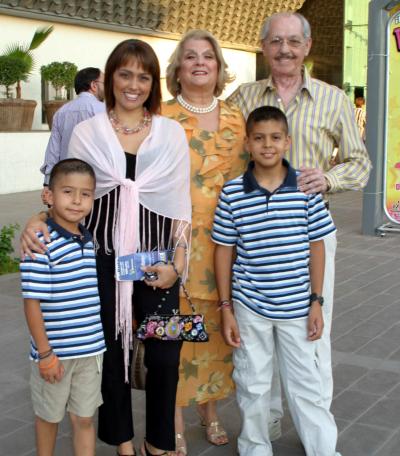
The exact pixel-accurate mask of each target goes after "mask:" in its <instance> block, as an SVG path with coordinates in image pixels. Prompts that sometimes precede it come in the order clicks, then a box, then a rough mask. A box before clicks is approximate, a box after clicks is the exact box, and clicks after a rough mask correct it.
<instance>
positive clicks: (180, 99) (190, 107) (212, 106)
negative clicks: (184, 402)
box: [176, 94, 218, 114]
mask: <svg viewBox="0 0 400 456" xmlns="http://www.w3.org/2000/svg"><path fill="white" fill-rule="evenodd" d="M176 99H177V100H178V103H179V104H180V105H181V106H182V107H183V108H185V109H187V110H188V111H190V112H193V113H195V114H207V113H209V112H212V111H214V109H215V108H216V107H217V106H218V99H217V98H216V97H213V100H212V102H211V104H210V105H209V106H205V107H204V108H200V107H198V106H193V105H191V104H190V103H188V102H187V101H186V100H185V99H184V98H183V97H182V95H181V94H179V95H178V96H177V97H176Z"/></svg>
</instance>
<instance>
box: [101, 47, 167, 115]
mask: <svg viewBox="0 0 400 456" xmlns="http://www.w3.org/2000/svg"><path fill="white" fill-rule="evenodd" d="M131 59H135V60H137V62H138V63H139V64H140V65H142V67H143V70H144V71H148V72H149V73H150V74H151V76H152V79H153V82H152V86H151V92H150V95H149V98H148V99H147V100H146V101H145V102H144V106H145V107H146V108H147V110H148V111H149V112H150V113H151V114H158V113H159V112H160V107H161V83H160V64H159V63H158V59H157V56H156V53H155V52H154V50H153V48H152V47H151V46H150V45H149V44H147V43H145V42H144V41H142V40H137V39H130V40H125V41H122V42H121V43H119V44H118V45H117V47H116V48H115V49H114V50H113V51H112V52H111V54H110V56H109V57H108V60H107V63H106V68H105V71H104V98H105V100H106V106H107V109H108V110H110V109H113V108H114V106H115V97H114V89H113V76H114V73H115V71H116V70H117V69H118V68H120V67H121V66H123V65H125V64H126V63H127V62H129V60H131Z"/></svg>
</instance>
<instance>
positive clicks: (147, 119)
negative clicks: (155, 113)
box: [108, 107, 151, 135]
mask: <svg viewBox="0 0 400 456" xmlns="http://www.w3.org/2000/svg"><path fill="white" fill-rule="evenodd" d="M108 117H109V119H110V122H111V125H112V127H113V128H114V130H115V131H116V132H117V133H118V132H120V131H122V133H123V134H124V135H133V134H135V133H139V131H141V130H143V128H146V127H147V125H149V124H150V123H151V114H150V113H149V111H148V110H147V109H146V108H145V107H143V119H142V120H141V121H140V122H139V123H138V124H137V125H135V126H134V127H132V128H130V127H127V126H126V125H121V121H120V120H119V119H118V117H117V115H116V114H115V112H114V110H111V111H110V112H109V114H108Z"/></svg>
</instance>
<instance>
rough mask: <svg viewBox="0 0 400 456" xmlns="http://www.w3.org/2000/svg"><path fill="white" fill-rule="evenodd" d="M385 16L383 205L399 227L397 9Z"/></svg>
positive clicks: (399, 16) (399, 44) (399, 36)
mask: <svg viewBox="0 0 400 456" xmlns="http://www.w3.org/2000/svg"><path fill="white" fill-rule="evenodd" d="M389 14H390V16H391V17H390V19H389V23H388V48H387V49H388V52H387V54H388V57H387V80H386V84H387V92H386V93H387V98H386V108H387V109H386V122H387V123H386V154H385V188H384V202H383V204H384V209H385V212H386V215H387V216H388V217H389V219H390V221H392V222H394V223H399V224H400V89H399V87H400V6H399V5H397V6H396V7H395V8H393V9H392V10H391V11H390V13H389Z"/></svg>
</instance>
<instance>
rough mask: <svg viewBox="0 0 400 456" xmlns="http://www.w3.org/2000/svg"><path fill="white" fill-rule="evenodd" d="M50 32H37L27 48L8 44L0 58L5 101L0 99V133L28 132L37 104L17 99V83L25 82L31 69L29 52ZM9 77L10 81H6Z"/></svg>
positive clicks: (18, 84) (0, 74) (32, 67)
mask: <svg viewBox="0 0 400 456" xmlns="http://www.w3.org/2000/svg"><path fill="white" fill-rule="evenodd" d="M52 31H53V27H44V28H39V29H37V30H36V31H35V33H34V35H33V38H32V41H31V43H30V44H29V45H25V44H20V43H12V44H10V45H8V47H7V48H6V50H5V52H4V53H3V54H2V55H1V56H0V57H1V68H0V81H1V82H0V85H3V86H5V87H6V90H5V95H6V98H5V99H0V119H1V122H0V131H27V130H30V129H31V128H32V121H33V114H34V111H35V107H36V104H37V103H36V101H35V100H23V99H22V98H21V81H25V82H26V81H28V78H29V75H30V74H31V73H32V71H33V69H34V68H35V61H34V58H33V55H32V51H33V50H34V49H36V48H37V47H39V46H40V45H41V44H42V43H43V41H44V40H45V39H46V38H47V37H48V36H49V35H50V33H51V32H52ZM17 62H19V63H17ZM11 75H13V77H11V79H10V76H11ZM11 80H12V82H11ZM14 84H16V89H15V95H16V98H14V97H13V95H14V91H13V90H12V89H11V86H13V85H14Z"/></svg>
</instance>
